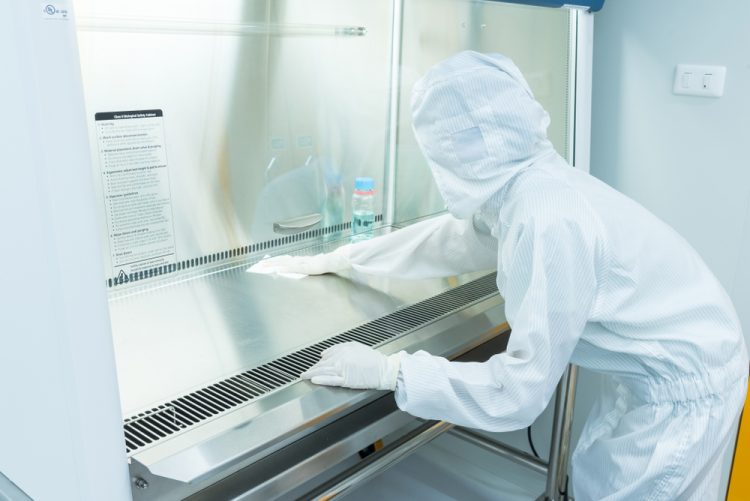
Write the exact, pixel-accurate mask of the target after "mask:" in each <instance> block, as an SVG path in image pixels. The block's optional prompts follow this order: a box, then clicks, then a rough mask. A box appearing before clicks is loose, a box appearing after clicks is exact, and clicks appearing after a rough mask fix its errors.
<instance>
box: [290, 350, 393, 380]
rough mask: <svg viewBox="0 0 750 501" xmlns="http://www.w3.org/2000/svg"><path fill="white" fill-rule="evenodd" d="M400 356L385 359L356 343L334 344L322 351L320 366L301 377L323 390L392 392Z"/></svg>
mask: <svg viewBox="0 0 750 501" xmlns="http://www.w3.org/2000/svg"><path fill="white" fill-rule="evenodd" d="M403 354H404V352H403V351H401V352H398V353H394V354H393V355H388V356H386V355H383V354H382V353H380V352H378V351H376V350H374V349H372V348H370V347H369V346H365V345H363V344H362V343H356V342H350V343H342V344H337V345H336V346H331V347H330V348H328V349H326V350H324V351H323V353H321V354H320V362H318V363H317V364H315V365H314V366H312V367H311V368H310V369H308V370H307V372H304V373H302V378H304V379H309V380H310V381H312V382H313V383H315V384H322V385H326V386H343V387H345V388H355V389H358V390H365V389H373V390H391V391H392V390H395V389H396V379H398V371H399V369H400V367H401V357H402V356H403Z"/></svg>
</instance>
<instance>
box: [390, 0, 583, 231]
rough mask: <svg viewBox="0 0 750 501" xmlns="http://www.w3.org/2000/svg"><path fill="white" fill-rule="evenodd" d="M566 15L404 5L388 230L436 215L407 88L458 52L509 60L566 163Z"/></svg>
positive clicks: (436, 197)
mask: <svg viewBox="0 0 750 501" xmlns="http://www.w3.org/2000/svg"><path fill="white" fill-rule="evenodd" d="M570 15H571V14H570V12H569V11H568V10H566V9H544V8H538V7H525V6H518V5H510V4H503V3H499V2H476V1H461V0H405V1H404V10H403V29H402V38H403V41H402V47H401V82H400V99H399V101H400V110H399V123H398V131H399V135H398V145H397V156H396V159H397V163H396V199H395V217H394V221H395V222H399V221H406V220H410V219H414V218H418V217H423V216H426V215H429V214H434V213H436V212H439V211H442V210H443V207H444V204H443V201H442V199H441V197H440V194H439V192H438V190H437V188H436V187H435V185H434V182H433V181H432V176H431V174H430V170H429V167H427V163H426V162H425V160H424V158H423V156H422V154H421V152H420V151H419V147H418V145H417V144H416V140H415V139H414V134H413V132H412V129H411V111H410V106H409V102H410V95H411V89H412V87H413V86H414V83H415V82H416V81H417V80H418V79H419V78H420V77H421V76H422V75H424V74H425V73H426V72H427V70H428V69H429V68H430V67H431V66H432V65H434V64H436V63H437V62H439V61H441V60H443V59H445V58H447V57H449V56H451V55H453V54H455V53H456V52H459V51H461V50H466V49H471V50H476V51H479V52H499V53H501V54H504V55H506V56H509V57H510V58H511V59H513V60H514V62H515V63H516V64H517V65H518V67H519V68H520V69H521V71H522V72H523V74H524V76H525V77H526V80H527V81H528V82H529V85H530V86H531V89H532V91H533V92H534V95H535V97H536V98H537V99H538V100H539V102H540V103H541V104H542V105H543V106H544V108H545V109H546V110H547V111H548V112H549V114H550V117H551V121H552V122H551V125H550V128H549V130H548V133H549V137H550V139H551V140H552V143H553V144H554V145H555V147H556V148H557V151H558V152H559V153H560V154H561V155H563V156H567V145H568V134H569V131H568V103H569V96H570V89H569V88H568V87H569V74H570V72H569V48H570V43H571V41H570V40H569V37H570V35H569V18H570Z"/></svg>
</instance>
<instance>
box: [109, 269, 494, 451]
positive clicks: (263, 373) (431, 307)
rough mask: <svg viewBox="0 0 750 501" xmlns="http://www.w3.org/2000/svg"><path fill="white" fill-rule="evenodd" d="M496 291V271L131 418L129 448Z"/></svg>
mask: <svg viewBox="0 0 750 501" xmlns="http://www.w3.org/2000/svg"><path fill="white" fill-rule="evenodd" d="M496 293H497V288H496V286H495V274H494V273H492V274H490V275H486V276H484V277H481V278H479V279H477V280H474V281H472V282H469V283H467V284H464V285H461V286H459V287H456V288H454V289H450V290H448V291H445V292H443V293H441V294H438V295H436V296H433V297H431V298H429V299H425V300H424V301H420V302H418V303H415V304H412V305H410V306H407V307H405V308H402V309H400V310H398V311H396V312H394V313H389V314H388V315H385V316H383V317H381V318H378V319H376V320H373V321H371V322H368V323H366V324H363V325H360V326H358V327H355V328H353V329H350V330H348V331H345V332H342V333H340V334H337V335H335V336H333V337H330V338H328V339H325V340H323V341H320V342H317V343H315V344H312V345H310V346H307V347H305V348H302V349H300V350H297V351H295V352H294V353H290V354H288V355H284V356H283V357H280V358H277V359H276V360H273V361H271V362H268V363H266V364H263V365H261V366H259V367H255V368H254V369H250V370H248V371H245V372H242V373H239V374H236V375H234V376H231V377H229V378H227V379H224V380H222V381H218V382H216V383H213V384H211V385H209V386H206V387H204V388H201V389H199V390H196V391H193V392H191V393H189V394H186V395H183V396H181V397H179V398H176V399H174V400H172V401H171V402H167V403H165V404H162V405H159V406H157V407H155V408H153V409H151V410H148V411H145V412H142V413H140V414H138V415H136V416H132V417H130V418H127V419H125V420H124V422H123V430H124V432H125V448H126V450H127V452H128V454H130V453H133V452H136V451H138V450H140V449H142V448H144V447H147V446H149V445H151V444H153V443H155V442H157V441H159V440H161V439H163V438H166V437H169V436H170V435H173V434H175V433H178V432H180V431H183V430H185V429H187V428H189V427H192V426H195V425H197V424H200V423H202V422H204V421H206V420H209V419H211V418H212V417H214V416H217V415H219V414H222V413H225V412H227V411H229V410H231V409H233V408H235V407H238V406H240V405H243V404H245V403H247V402H251V401H253V400H255V399H257V398H259V397H262V396H263V395H266V394H267V393H269V392H271V391H273V390H276V389H278V388H281V387H283V386H286V385H288V384H290V383H293V382H294V381H297V380H298V379H299V377H300V375H301V374H302V373H303V372H305V371H306V370H307V369H309V368H310V367H312V366H313V365H314V364H315V363H316V362H317V361H318V359H319V358H320V353H321V352H322V351H323V350H325V349H326V348H330V347H331V346H334V345H336V344H340V343H344V342H348V341H357V342H360V343H363V344H365V345H367V346H377V345H379V344H381V343H383V342H386V341H389V340H392V339H394V338H395V337H397V336H400V335H402V334H406V333H407V332H409V331H411V330H413V329H416V328H418V327H423V326H425V325H426V324H428V323H431V322H434V321H436V320H439V319H440V318H442V317H444V316H446V315H448V314H451V313H453V312H455V311H457V310H459V309H462V308H465V307H467V306H469V305H471V304H472V303H474V302H476V301H479V300H482V299H485V298H486V297H487V296H490V295H494V294H496Z"/></svg>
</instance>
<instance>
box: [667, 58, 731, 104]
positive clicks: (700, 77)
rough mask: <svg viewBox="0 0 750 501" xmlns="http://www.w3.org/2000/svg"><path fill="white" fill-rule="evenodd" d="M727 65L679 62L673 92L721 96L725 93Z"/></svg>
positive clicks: (689, 94) (688, 94)
mask: <svg viewBox="0 0 750 501" xmlns="http://www.w3.org/2000/svg"><path fill="white" fill-rule="evenodd" d="M726 74H727V68H726V66H704V65H698V64H678V65H677V69H676V70H675V72H674V86H673V87H672V92H674V93H675V94H681V95H686V96H701V97H721V96H723V95H724V80H725V78H726Z"/></svg>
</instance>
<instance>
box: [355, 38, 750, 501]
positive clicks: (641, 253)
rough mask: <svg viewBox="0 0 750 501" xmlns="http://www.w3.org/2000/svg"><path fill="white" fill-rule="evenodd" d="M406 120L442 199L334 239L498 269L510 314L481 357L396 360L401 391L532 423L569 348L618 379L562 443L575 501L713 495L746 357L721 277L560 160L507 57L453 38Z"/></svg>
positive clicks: (358, 252) (399, 268) (464, 266)
mask: <svg viewBox="0 0 750 501" xmlns="http://www.w3.org/2000/svg"><path fill="white" fill-rule="evenodd" d="M412 111H413V118H414V131H415V133H416V136H417V140H418V142H419V144H420V146H421V148H422V151H423V153H424V155H425V157H426V158H427V160H428V163H429V165H430V167H431V169H432V172H433V175H434V177H435V180H436V182H437V185H438V188H439V190H440V191H441V194H442V196H443V198H444V199H445V201H446V203H447V206H448V209H449V211H450V213H451V214H449V215H445V216H442V217H439V218H435V219H432V220H428V221H426V222H423V223H418V224H415V225H413V226H410V227H407V228H405V229H403V230H400V231H398V232H395V233H392V234H390V235H387V236H384V237H381V238H376V239H373V240H370V241H366V242H362V243H358V244H354V245H350V246H347V247H346V248H345V251H346V255H347V257H348V260H349V262H350V264H351V266H352V267H353V268H355V269H356V270H359V271H362V272H365V273H375V274H381V275H393V276H399V277H411V278H426V277H436V276H449V275H455V274H457V273H462V272H468V271H477V270H482V269H487V268H489V267H494V266H496V267H497V272H498V273H497V286H498V289H499V291H500V293H501V294H502V296H503V297H504V299H505V308H506V316H507V319H508V322H509V324H510V326H511V328H512V334H511V337H510V341H509V344H508V348H507V351H506V352H505V353H501V354H498V355H495V356H493V357H492V358H491V359H490V360H489V361H487V362H485V363H458V362H449V361H448V360H446V359H444V358H440V357H435V356H431V355H428V354H426V353H424V352H419V353H416V354H413V355H404V356H403V357H402V358H401V366H400V372H399V374H398V380H397V385H396V401H397V403H398V406H399V407H400V408H401V409H402V410H404V411H407V412H409V413H410V414H413V415H415V416H419V417H422V418H430V419H442V420H447V421H450V422H453V423H456V424H458V425H463V426H469V427H473V428H481V429H483V430H493V431H507V430H515V429H519V428H522V427H525V426H528V425H529V424H530V423H532V422H533V421H534V419H535V418H536V417H537V416H538V415H539V414H540V413H541V412H542V410H543V409H544V408H545V407H546V405H547V403H548V402H549V400H550V398H551V396H552V394H553V392H554V389H555V386H556V384H557V382H558V380H559V378H560V376H561V375H562V373H563V371H564V369H565V367H566V365H567V364H568V362H573V363H576V364H578V365H579V366H581V367H585V368H588V369H591V370H593V371H598V372H600V373H604V374H607V375H609V376H611V377H610V379H611V380H612V382H613V387H612V389H611V391H609V392H606V393H605V394H604V395H603V397H602V399H601V401H600V402H599V403H598V405H597V406H596V408H595V409H594V411H593V414H592V415H591V416H590V417H589V420H588V421H587V423H586V427H585V429H584V432H583V434H582V436H581V438H580V441H579V442H578V445H577V447H576V450H575V452H574V454H573V458H572V481H573V487H574V494H575V496H576V499H578V500H589V499H591V500H601V499H611V500H614V499H630V500H635V499H637V500H649V499H660V500H661V499H711V498H714V497H715V496H716V495H717V493H718V481H719V477H720V463H721V461H719V459H720V457H721V454H722V453H723V451H724V450H725V448H726V447H727V444H728V443H729V440H730V432H731V428H732V425H733V422H734V420H735V418H736V417H737V415H738V413H739V412H740V409H741V406H742V403H743V402H744V399H745V392H746V385H747V374H748V358H747V351H746V347H745V343H744V340H743V336H742V332H741V328H740V324H739V321H738V318H737V316H736V314H735V311H734V309H733V307H732V304H731V302H730V300H729V298H728V296H727V294H726V293H725V291H724V290H723V289H722V287H721V285H720V284H719V282H718V281H717V279H716V278H715V277H714V276H713V275H712V274H711V272H710V271H709V270H708V268H707V266H706V265H705V264H704V263H703V261H702V260H701V258H700V257H699V256H698V254H697V253H696V252H695V251H694V250H693V249H692V248H691V247H690V245H688V244H687V242H686V241H685V240H683V239H682V238H681V237H680V236H679V235H678V234H677V233H676V232H675V231H673V230H672V229H671V228H670V227H669V226H667V225H666V224H664V223H663V222H661V221H660V220H659V219H657V218H656V217H655V216H653V215H652V214H650V213H649V212H648V211H646V210H645V209H644V208H643V207H641V206H639V205H638V204H637V203H635V202H633V201H632V200H630V199H628V198H627V197H625V196H623V195H622V194H620V193H618V192H617V191H615V190H613V189H611V188H610V187H608V186H607V185H605V184H604V183H602V182H600V181H598V180H597V179H595V178H593V177H592V176H590V175H588V174H586V173H584V172H581V171H579V170H576V169H573V168H571V167H570V166H569V165H568V164H567V163H566V162H565V161H564V160H563V159H562V158H561V157H560V156H559V155H558V154H557V153H556V152H555V151H554V149H553V147H552V144H551V143H550V142H549V141H548V139H547V136H546V129H547V126H548V124H549V117H548V115H547V113H546V112H545V111H544V109H543V108H542V107H541V105H540V104H539V103H537V102H536V101H535V100H534V98H533V96H532V94H531V91H530V90H529V87H528V85H527V83H526V82H525V80H524V78H523V77H522V75H521V73H520V71H519V70H518V68H517V67H516V66H515V65H514V64H513V63H512V62H511V61H510V60H509V59H507V58H505V57H503V56H499V55H483V54H478V53H474V52H463V53H460V54H458V55H456V56H454V57H452V58H450V59H448V60H447V61H444V62H442V63H440V64H439V65H437V66H436V67H434V68H433V69H432V70H431V71H430V72H429V73H428V74H427V75H426V76H425V77H424V78H423V79H422V80H421V81H420V82H419V83H418V84H417V85H416V87H415V90H414V93H413V97H412Z"/></svg>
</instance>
